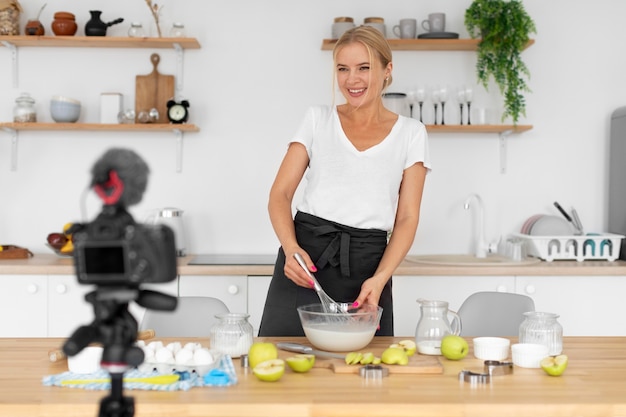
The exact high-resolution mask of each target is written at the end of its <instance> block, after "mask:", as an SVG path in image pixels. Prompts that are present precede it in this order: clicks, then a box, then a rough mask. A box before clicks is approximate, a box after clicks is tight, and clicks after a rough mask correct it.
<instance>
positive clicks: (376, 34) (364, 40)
mask: <svg viewBox="0 0 626 417" xmlns="http://www.w3.org/2000/svg"><path fill="white" fill-rule="evenodd" d="M354 42H360V43H361V44H363V46H365V49H367V52H368V54H369V56H370V63H371V64H372V65H373V64H374V62H375V61H379V62H380V63H381V65H382V67H383V68H385V67H387V65H388V64H389V63H390V62H391V58H392V56H391V47H390V46H389V43H388V42H387V39H385V37H384V36H383V34H382V33H381V32H380V31H379V30H378V29H376V28H374V27H372V26H364V25H362V26H357V27H354V28H352V29H349V30H347V31H346V32H344V34H343V35H341V38H339V40H338V41H337V43H336V44H335V47H334V48H333V63H334V68H333V102H334V101H335V93H334V92H335V82H336V76H335V71H336V68H337V54H338V53H339V51H340V50H341V48H343V47H344V46H346V45H349V44H351V43H354ZM392 81H393V80H392V77H391V74H389V77H387V78H385V82H384V83H383V88H382V91H381V92H380V94H381V95H382V93H383V91H385V89H386V88H387V87H389V86H390V85H391V82H392Z"/></svg>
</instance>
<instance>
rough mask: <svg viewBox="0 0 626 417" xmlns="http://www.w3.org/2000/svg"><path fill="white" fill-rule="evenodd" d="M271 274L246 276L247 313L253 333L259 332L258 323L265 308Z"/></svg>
mask: <svg viewBox="0 0 626 417" xmlns="http://www.w3.org/2000/svg"><path fill="white" fill-rule="evenodd" d="M271 280H272V277H271V276H265V275H262V276H261V275H254V276H249V277H248V314H249V315H250V319H249V320H250V324H252V327H253V328H254V335H255V336H256V335H258V334H259V325H260V324H261V317H262V316H263V309H264V308H265V298H266V297H267V290H268V289H269V287H270V281H271Z"/></svg>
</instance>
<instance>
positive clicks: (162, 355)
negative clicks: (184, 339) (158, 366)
mask: <svg viewBox="0 0 626 417" xmlns="http://www.w3.org/2000/svg"><path fill="white" fill-rule="evenodd" d="M154 359H156V362H158V363H167V362H171V361H172V360H173V359H174V354H173V353H172V351H171V350H169V349H167V348H164V347H162V348H160V349H158V350H157V351H156V352H155V354H154Z"/></svg>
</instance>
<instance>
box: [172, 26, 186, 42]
mask: <svg viewBox="0 0 626 417" xmlns="http://www.w3.org/2000/svg"><path fill="white" fill-rule="evenodd" d="M185 36H187V35H186V33H185V25H183V24H182V23H180V22H175V23H174V24H173V25H172V28H171V29H170V38H184V37H185Z"/></svg>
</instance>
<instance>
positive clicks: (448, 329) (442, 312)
mask: <svg viewBox="0 0 626 417" xmlns="http://www.w3.org/2000/svg"><path fill="white" fill-rule="evenodd" d="M417 303H418V304H419V305H420V313H421V316H420V318H419V321H418V322H417V328H416V329H415V343H416V344H417V351H418V352H419V353H421V354H422V355H441V339H443V337H444V336H445V335H448V334H454V335H457V336H458V335H459V334H460V333H461V319H460V318H459V315H458V314H456V312H454V311H452V310H450V309H448V302H447V301H433V300H424V299H418V300H417ZM448 314H450V315H452V317H453V319H452V324H451V323H450V322H449V321H448Z"/></svg>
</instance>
